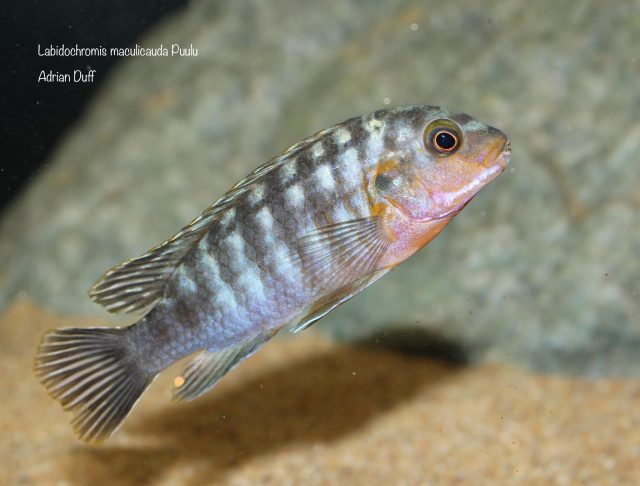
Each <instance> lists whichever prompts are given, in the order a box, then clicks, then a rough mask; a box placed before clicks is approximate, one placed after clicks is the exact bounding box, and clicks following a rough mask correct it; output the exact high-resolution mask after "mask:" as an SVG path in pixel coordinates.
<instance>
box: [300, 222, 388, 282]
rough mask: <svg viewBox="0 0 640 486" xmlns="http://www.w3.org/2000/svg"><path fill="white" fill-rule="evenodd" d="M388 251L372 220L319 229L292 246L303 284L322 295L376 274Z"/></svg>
mask: <svg viewBox="0 0 640 486" xmlns="http://www.w3.org/2000/svg"><path fill="white" fill-rule="evenodd" d="M387 247H388V242H387V240H386V239H385V236H384V235H383V233H382V230H381V229H380V221H379V218H378V217H375V216H374V217H370V218H362V219H356V220H352V221H345V222H342V223H338V224H334V225H330V226H326V227H324V228H320V229H318V230H316V231H313V232H311V233H309V234H307V235H305V236H303V237H302V238H300V239H299V240H298V241H297V242H296V245H295V249H296V252H297V256H298V257H299V258H300V260H301V264H302V269H303V275H304V278H305V280H306V282H305V284H306V285H308V286H311V287H313V288H316V289H318V290H321V291H322V292H323V293H333V292H335V291H337V290H339V289H342V288H349V287H351V286H352V285H353V284H354V282H356V281H358V280H360V279H363V278H364V277H366V276H367V275H369V274H371V273H373V272H375V271H377V270H378V268H377V263H378V262H379V261H380V259H381V258H382V256H383V255H384V253H385V251H386V250H387Z"/></svg>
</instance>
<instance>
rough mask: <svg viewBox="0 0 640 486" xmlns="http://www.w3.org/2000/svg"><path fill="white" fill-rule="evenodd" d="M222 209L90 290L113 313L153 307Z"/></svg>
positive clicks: (207, 214)
mask: <svg viewBox="0 0 640 486" xmlns="http://www.w3.org/2000/svg"><path fill="white" fill-rule="evenodd" d="M221 209H222V208H217V207H216V206H215V205H214V206H211V207H210V208H209V209H207V210H206V211H205V212H204V213H202V214H201V215H200V216H199V217H197V218H196V219H194V220H193V221H192V222H191V223H189V224H188V225H187V226H185V227H184V228H182V229H181V230H180V231H179V232H178V233H177V234H176V235H175V236H174V237H172V238H171V239H169V240H167V241H165V242H164V243H162V244H161V245H158V246H156V247H155V248H152V249H151V250H149V251H148V252H147V253H145V254H144V255H142V256H139V257H137V258H132V259H131V260H127V261H126V262H124V263H121V264H120V265H118V266H116V267H114V268H112V269H111V270H109V271H108V272H106V273H105V274H104V275H103V276H102V277H101V278H100V279H99V280H98V281H97V282H96V283H95V284H94V285H93V287H91V290H89V296H90V297H91V299H92V300H93V301H94V302H97V303H98V304H100V305H103V306H104V307H105V308H106V309H107V310H108V311H110V312H136V311H140V310H142V309H145V308H147V307H149V306H151V305H153V304H154V303H155V302H156V301H157V300H158V299H159V298H160V297H162V293H163V292H164V287H165V284H166V282H167V280H168V278H169V277H170V276H171V274H172V273H173V271H174V270H175V269H176V267H177V266H178V264H179V263H180V261H181V260H182V259H183V258H184V256H185V255H186V254H187V252H188V251H189V250H190V249H191V248H192V247H193V245H194V244H195V243H197V242H198V241H199V240H200V238H201V237H202V235H203V234H204V233H205V232H206V231H207V230H208V229H209V227H210V226H211V224H212V223H213V222H214V221H216V220H217V219H218V218H219V216H220V213H221Z"/></svg>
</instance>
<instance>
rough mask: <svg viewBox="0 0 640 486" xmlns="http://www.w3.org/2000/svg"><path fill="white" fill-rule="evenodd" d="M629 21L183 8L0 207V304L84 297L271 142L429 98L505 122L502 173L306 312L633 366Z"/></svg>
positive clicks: (357, 9)
mask: <svg viewBox="0 0 640 486" xmlns="http://www.w3.org/2000/svg"><path fill="white" fill-rule="evenodd" d="M550 13H552V15H550ZM639 18H640V17H639V16H638V15H637V7H636V6H633V5H632V4H631V3H629V4H625V3H623V2H620V3H619V4H617V6H616V8H611V6H609V5H607V4H605V3H598V2H591V3H588V4H587V3H584V4H580V5H578V6H577V5H575V4H557V3H556V2H552V1H550V0H543V1H540V2H536V3H532V4H528V5H527V6H526V7H525V6H523V5H522V4H518V3H517V2H513V3H505V2H501V1H498V0H494V1H491V2H486V3H485V4H483V9H473V10H470V9H463V8H462V7H461V6H459V5H458V4H455V3H452V2H449V3H446V2H445V3H443V2H436V1H427V2H417V1H392V2H380V3H373V2H370V3H359V2H355V1H353V2H344V1H341V0H340V1H339V0H334V1H330V2H328V3H323V4H318V3H304V4H303V3H299V2H295V1H293V0H289V1H284V2H277V3H269V4H268V5H267V4H264V3H261V2H247V1H238V2H231V1H227V2H205V1H201V2H194V3H193V4H192V6H191V7H190V9H189V10H187V11H185V12H184V13H182V14H180V15H179V16H177V17H175V18H174V19H173V20H172V21H170V22H167V23H165V24H164V25H163V26H161V27H160V28H158V29H157V30H155V31H154V32H153V33H151V34H150V35H148V36H147V37H146V38H144V39H142V40H141V41H140V42H139V43H140V44H141V45H143V46H145V47H154V46H158V45H159V44H161V43H163V44H165V45H166V44H167V43H170V42H177V43H179V44H181V45H183V46H185V47H188V46H189V45H190V44H193V46H194V47H195V48H197V49H198V56H196V57H173V58H163V57H149V58H146V57H142V58H133V59H129V60H127V61H126V62H124V63H123V64H122V65H121V68H120V69H119V70H118V71H117V72H116V73H115V74H114V75H113V76H112V78H111V80H110V82H108V83H107V86H106V87H105V88H104V89H103V90H102V92H101V93H100V94H99V96H98V98H97V99H96V101H95V102H94V103H93V105H92V106H91V108H90V109H89V110H88V112H87V113H86V115H85V116H84V118H83V119H82V120H81V121H80V122H79V124H78V125H77V126H76V127H73V128H72V129H71V131H70V132H69V133H68V136H67V137H66V139H65V141H64V142H63V143H62V144H61V145H60V147H59V148H58V150H57V151H56V153H55V154H54V155H53V156H52V157H51V160H50V162H49V164H48V168H47V169H46V170H44V171H43V172H42V173H41V174H40V176H39V177H38V178H37V180H36V181H34V183H33V184H32V186H31V187H30V188H29V189H28V190H27V191H26V192H25V194H24V196H23V197H22V198H21V199H20V200H19V201H18V202H17V203H16V204H15V205H14V206H13V207H12V208H10V209H9V210H8V211H7V212H6V213H5V215H4V218H3V221H2V223H1V226H0V235H1V238H0V268H1V269H2V270H1V273H0V304H6V303H7V302H9V300H10V299H12V298H13V297H14V296H15V295H17V294H18V293H21V292H22V293H26V295H28V296H29V297H31V298H33V299H35V300H36V301H37V302H39V303H41V304H43V305H45V306H47V307H49V308H52V309H55V310H58V311H65V312H75V313H78V312H85V313H91V314H94V315H95V314H97V313H101V312H102V311H101V310H99V309H98V307H96V306H95V305H94V304H92V303H90V302H89V300H88V298H87V297H86V294H85V291H86V289H87V288H88V287H89V286H90V285H91V284H92V283H93V282H94V281H95V279H96V278H97V277H98V276H99V275H100V274H101V273H102V272H103V271H104V270H106V269H107V268H109V267H110V266H112V265H113V264H116V263H119V262H120V261H121V260H124V259H126V258H128V257H131V256H135V255H137V254H140V253H142V252H144V251H145V250H146V249H147V248H148V247H150V246H153V245H155V244H157V243H159V242H160V241H162V240H164V239H166V238H167V237H169V236H170V235H172V234H173V233H174V232H175V231H176V230H177V229H179V228H180V227H181V226H182V225H183V224H184V223H186V222H187V221H189V220H190V219H191V218H193V217H195V216H196V215H198V214H199V212H200V211H201V210H202V209H204V208H205V207H206V206H208V205H209V204H210V203H211V202H212V201H213V200H215V199H216V198H217V197H218V196H220V195H221V194H222V192H223V191H224V190H226V189H227V188H228V187H229V186H230V184H231V183H233V182H235V181H236V180H237V179H239V178H241V177H242V176H243V175H244V174H245V173H247V172H248V171H250V170H251V169H252V168H254V167H255V166H257V165H259V164H260V163H262V162H263V161H265V160H266V159H268V158H269V157H271V156H272V155H274V154H276V153H278V152H280V151H282V150H283V149H284V148H286V147H287V146H288V145H290V144H292V143H295V142H296V141H298V140H299V139H300V138H302V137H303V136H305V135H308V134H310V133H313V132H314V131H316V130H318V129H321V128H325V127H327V126H329V125H331V124H333V123H335V122H338V121H340V120H342V119H345V118H348V117H349V116H352V115H355V114H361V113H365V112H370V111H373V110H374V109H377V108H380V107H382V106H384V105H385V104H386V103H389V104H391V105H398V104H408V103H425V104H441V105H443V106H449V107H453V108H457V109H460V110H462V111H465V112H468V113H470V114H472V115H474V116H477V117H478V118H479V119H481V120H483V121H486V122H488V123H490V124H492V125H495V126H497V127H500V128H501V129H504V130H505V131H506V132H507V133H508V134H509V135H510V136H511V139H512V146H513V157H512V166H511V167H512V168H511V169H510V171H509V172H507V173H505V174H504V175H503V176H502V177H501V178H500V179H498V181H496V182H494V183H493V184H492V185H491V186H490V187H489V188H487V189H486V190H485V191H484V192H482V193H481V195H480V196H479V197H477V198H476V199H475V200H474V202H473V203H472V204H470V205H469V207H468V208H467V209H465V211H464V212H463V213H462V214H461V215H460V216H459V217H458V218H457V219H456V220H455V221H454V222H453V223H452V224H450V225H449V227H448V228H447V229H446V230H445V231H444V232H443V234H442V235H441V236H440V237H439V238H438V239H437V240H436V241H434V242H433V243H432V244H431V245H429V247H427V248H426V249H424V250H422V251H421V252H420V253H419V254H418V255H416V256H415V257H413V258H412V259H411V261H410V263H409V264H405V265H403V266H401V267H400V268H398V269H397V270H395V271H394V272H392V274H390V275H389V276H387V277H385V279H383V280H381V281H380V282H379V283H377V284H376V285H375V286H374V287H373V288H371V289H369V290H367V291H366V292H365V293H364V294H363V295H362V296H360V297H358V298H357V299H354V300H352V301H351V302H349V303H348V304H346V305H345V306H343V307H342V308H340V309H338V310H337V311H336V312H335V313H333V314H332V315H331V316H330V317H328V318H327V319H325V320H324V321H322V323H321V324H318V325H317V328H319V329H322V330H325V331H330V332H332V333H333V334H334V335H336V336H338V337H340V338H344V339H349V340H360V339H366V338H367V337H370V336H371V335H374V334H375V335H380V334H382V335H388V334H394V333H395V334H397V333H398V332H396V331H397V330H405V329H407V328H419V329H424V330H426V331H428V333H429V334H430V335H435V336H439V337H441V338H442V339H443V340H445V341H447V342H455V343H458V345H459V346H461V347H462V349H464V350H466V353H467V357H468V358H469V359H471V360H481V359H491V360H506V361H515V362H519V363H522V364H525V365H528V366H531V367H533V368H536V369H538V370H544V371H563V372H570V373H581V374H588V375H596V374H622V375H635V376H638V375H640V360H638V358H637V353H638V349H639V346H640V319H639V317H638V316H639V315H640V314H639V313H640V300H639V296H638V281H639V279H640V263H639V262H640V211H638V207H639V206H640V198H639V196H638V191H637V187H638V184H639V182H640V173H639V172H638V152H639V148H640V122H639V121H638V118H637V113H638V111H639V110H640V91H638V90H637V89H633V87H635V86H636V85H637V79H638V74H639V71H640V58H639V57H638V55H637V53H636V52H635V44H636V43H635V42H634V41H635V39H636V37H637V36H636V35H635V34H636V33H637V32H638V29H639V28H640V25H639V24H638V19H639ZM394 330H395V331H394Z"/></svg>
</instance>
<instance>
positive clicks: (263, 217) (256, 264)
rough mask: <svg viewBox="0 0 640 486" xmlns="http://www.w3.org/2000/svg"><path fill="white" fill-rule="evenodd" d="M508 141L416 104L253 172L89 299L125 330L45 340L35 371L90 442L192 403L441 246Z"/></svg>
mask: <svg viewBox="0 0 640 486" xmlns="http://www.w3.org/2000/svg"><path fill="white" fill-rule="evenodd" d="M510 153H511V149H510V144H509V141H508V139H507V137H506V136H505V135H504V134H503V133H502V132H500V131H499V130H497V129H495V128H492V127H490V126H487V125H484V124H482V123H480V122H479V121H477V120H475V119H473V118H471V117H470V116H468V115H465V114H461V113H452V112H449V111H445V110H443V109H441V108H438V107H429V106H408V107H400V108H395V109H390V110H381V111H376V112H375V113H373V114H370V115H366V116H361V117H357V118H351V119H349V120H347V121H345V122H343V123H339V124H337V125H335V126H333V127H331V128H329V129H327V130H323V131H321V132H318V133H317V134H315V135H313V136H311V137H309V138H306V139H305V140H303V141H301V142H300V143H297V144H296V145H294V146H292V147H291V148H289V149H288V150H287V151H286V152H284V153H283V154H281V155H278V156H277V157H274V158H273V159H271V160H270V161H268V162H267V163H266V164H264V165H262V166H260V167H258V168H257V169H256V170H254V171H253V172H252V173H251V174H249V176H247V177H246V178H245V179H243V180H242V181H240V182H238V183H237V184H236V185H235V186H233V187H232V188H231V190H230V191H229V192H227V193H226V194H225V195H224V196H222V197H221V198H220V199H219V200H218V201H216V202H215V204H213V205H212V206H211V207H209V208H208V209H207V210H206V211H205V212H204V213H203V214H202V215H201V216H199V217H198V218H196V219H195V220H193V221H192V222H191V223H189V224H188V225H187V226H185V227H184V228H183V229H182V230H180V231H179V232H178V233H177V234H176V235H175V236H174V237H173V238H171V239H169V240H167V241H165V242H164V243H162V244H161V245H159V246H157V247H155V248H153V249H151V250H150V251H149V252H147V253H145V254H144V255H142V256H140V257H138V258H134V259H131V260H128V261H126V262H124V263H122V264H120V265H118V266H116V267H114V268H113V269H111V270H109V271H108V272H107V273H105V274H104V275H103V276H102V278H100V279H99V280H98V281H97V282H96V284H95V285H94V286H93V287H92V288H91V290H90V296H91V298H92V299H93V300H94V301H96V302H97V303H99V304H102V305H103V306H105V307H106V308H107V310H109V311H111V312H142V311H144V312H145V314H144V315H143V316H142V317H141V318H140V320H138V322H136V323H135V324H133V325H131V326H129V327H126V328H85V329H83V328H68V329H57V330H53V331H49V332H47V333H46V334H45V335H44V337H43V338H42V342H41V343H40V346H39V348H38V351H37V355H36V357H35V363H34V366H35V373H36V375H37V377H38V378H39V379H40V381H41V382H42V383H43V385H44V386H45V387H46V388H47V390H48V391H49V394H50V395H51V396H52V397H53V398H55V399H57V400H58V401H60V403H61V404H62V406H63V407H64V409H65V410H68V411H71V412H73V413H74V417H73V420H72V424H73V428H74V430H75V432H76V434H77V435H78V437H79V438H80V439H82V440H85V441H88V442H96V441H100V440H103V439H105V438H107V437H108V436H110V435H111V434H112V433H113V432H114V431H115V430H116V429H117V427H118V426H119V425H120V424H121V423H122V421H123V420H124V419H125V417H126V416H127V414H128V413H129V412H130V410H131V409H132V407H133V406H134V405H135V403H136V402H137V400H138V399H139V398H140V396H141V395H142V393H143V392H144V390H145V389H146V388H147V386H148V385H149V384H150V383H151V381H152V380H153V379H154V378H155V377H156V376H157V375H158V373H160V372H161V371H162V370H163V369H165V368H167V367H168V366H169V365H171V364H172V363H174V362H175V361H177V360H179V359H181V358H183V357H185V356H187V355H190V354H192V353H195V352H197V351H200V353H199V354H198V355H197V356H196V357H195V358H193V360H192V361H191V362H190V363H189V364H188V365H187V366H186V368H185V369H184V370H183V372H182V373H181V374H180V375H179V376H178V377H176V379H175V380H174V390H173V393H174V397H175V398H176V399H179V400H191V399H193V398H195V397H197V396H199V395H201V394H202V393H204V392H206V391H207V390H209V389H211V388H212V387H213V386H214V384H215V383H216V382H217V381H218V380H219V379H220V378H221V377H222V376H223V375H224V374H225V373H227V372H228V371H229V370H230V369H231V368H233V367H234V366H235V365H236V364H237V363H238V362H240V361H242V360H243V359H244V358H246V357H247V356H249V355H251V354H252V353H254V352H255V351H256V350H257V349H258V348H259V347H260V346H262V344H264V343H265V342H266V341H267V340H269V339H270V338H271V337H273V336H274V335H275V334H276V333H277V332H278V331H279V330H280V329H282V328H283V327H289V328H290V329H291V330H292V332H296V331H300V330H302V329H305V328H307V327H309V326H310V325H311V324H313V323H314V322H316V321H317V320H318V319H320V318H321V317H323V316H324V315H326V314H327V313H328V312H330V311H331V310H332V309H335V308H336V307H337V306H338V305H340V304H342V303H344V302H346V301H347V300H349V299H350V298H352V297H353V296H355V295H356V294H358V293H359V292H361V291H362V290H363V289H365V288H366V287H368V286H369V285H371V284H372V283H373V282H375V281H376V280H378V279H379V278H380V277H382V276H383V275H384V274H385V273H387V272H388V271H389V270H391V269H392V268H393V267H395V266H396V265H398V264H399V263H401V262H402V261H404V260H405V259H407V258H408V257H409V256H411V255H412V254H413V253H415V252H416V251H417V250H419V249H420V248H421V247H422V246H424V245H425V244H427V243H428V242H429V241H431V240H432V239H433V238H434V237H435V236H436V235H437V234H438V233H440V231H441V230H442V229H443V228H444V226H445V225H446V224H447V223H448V222H449V221H451V219H452V218H453V217H454V216H456V215H457V214H458V213H459V212H460V211H461V210H462V209H463V208H464V207H465V205H466V204H467V203H468V202H469V201H470V200H471V198H473V197H474V196H475V195H476V194H477V193H478V191H480V189H482V188H483V187H484V186H485V185H487V184H488V183H489V182H491V181H492V180H493V179H495V178H496V177H497V176H498V175H499V174H500V173H501V172H502V171H503V170H504V168H505V167H506V165H507V163H508V161H509V156H510Z"/></svg>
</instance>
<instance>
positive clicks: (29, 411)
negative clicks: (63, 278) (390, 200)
mask: <svg viewBox="0 0 640 486" xmlns="http://www.w3.org/2000/svg"><path fill="white" fill-rule="evenodd" d="M96 324H99V321H98V320H95V321H93V322H87V321H86V319H85V320H80V319H78V318H77V317H61V316H54V315H50V314H47V313H45V312H43V311H41V310H39V309H37V308H35V307H34V306H32V305H30V304H29V303H26V302H18V303H16V304H14V305H13V306H12V307H11V308H10V309H9V310H8V311H6V312H5V313H4V314H3V315H1V316H0V367H1V369H2V373H3V376H4V387H3V392H2V398H1V399H0V400H1V403H2V407H1V409H0V484H37V485H41V484H45V485H46V484H54V485H63V484H71V485H84V484H91V485H95V486H98V485H102V484H110V485H114V484H115V485H118V484H123V485H140V484H166V485H173V484H187V485H199V486H200V485H205V484H232V485H236V484H237V485H240V484H273V485H287V484H295V485H297V484H305V485H314V484H340V485H342V484H347V485H352V484H365V485H377V484H380V485H389V484H394V485H403V484H415V485H418V484H420V485H422V484H559V485H563V484H594V485H596V484H597V485H606V484H640V381H633V380H619V379H611V380H597V381H589V380H582V379H575V378H568V377H562V376H543V375H538V374H534V373H531V372H527V371H524V370H521V369H517V368H511V367H507V366H504V365H491V364H490V365H483V366H477V367H458V366H453V365H450V364H446V363H443V362H440V361H437V360H432V359H428V358H425V357H419V356H409V355H403V354H399V353H396V352H390V351H385V350H380V349H371V348H364V347H348V346H344V345H337V344H333V343H331V342H329V341H327V340H326V339H324V338H322V337H321V336H319V335H317V334H315V333H314V332H313V331H307V332H305V333H302V334H301V335H297V336H295V337H289V338H280V339H276V340H275V341H274V342H272V343H270V344H269V345H267V346H266V347H265V348H264V349H263V350H262V351H261V352H259V353H258V354H256V355H255V356H254V357H252V358H251V359H249V360H248V361H247V362H245V363H244V364H242V365H241V366H240V367H238V368H237V369H236V370H234V371H233V372H232V373H231V374H230V375H229V376H228V377H226V378H225V379H224V380H223V381H222V382H221V383H220V384H219V385H218V386H217V387H216V389H215V390H213V391H212V392H210V393H208V394H207V395H205V396H204V397H201V398H200V399H198V400H195V401H193V402H191V403H186V404H175V403H172V402H170V392H169V390H170V384H171V380H172V378H173V376H174V375H175V374H176V372H177V369H175V368H174V369H172V370H169V371H168V372H166V373H164V374H163V375H162V376H161V377H160V378H159V379H158V380H156V381H155V382H154V383H153V385H152V386H151V388H150V389H149V391H148V392H147V393H146V394H145V396H144V398H143V399H142V400H141V402H140V403H139V404H138V406H137V407H136V409H135V410H134V412H133V413H132V415H131V416H130V417H129V419H128V420H127V422H126V423H125V425H124V426H123V427H122V428H121V429H120V430H119V431H118V433H117V434H116V435H115V436H114V437H112V438H111V439H110V440H109V441H108V442H107V443H106V444H104V445H102V446H99V447H95V446H92V447H88V446H84V445H82V444H81V443H79V442H77V441H76V440H75V438H74V437H73V434H72V432H71V428H70V426H69V424H68V421H69V418H70V415H69V414H66V413H64V412H63V411H62V410H61V409H60V407H59V406H58V404H57V403H55V402H53V401H52V400H51V399H49V398H48V396H47V394H46V392H45V391H44V389H43V388H42V387H41V386H40V385H39V383H38V382H37V381H36V379H35V378H34V376H33V374H32V372H31V360H32V357H33V352H34V349H35V346H36V343H37V342H38V340H39V336H40V333H41V332H42V331H43V330H45V329H48V328H51V327H59V326H70V325H96Z"/></svg>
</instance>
